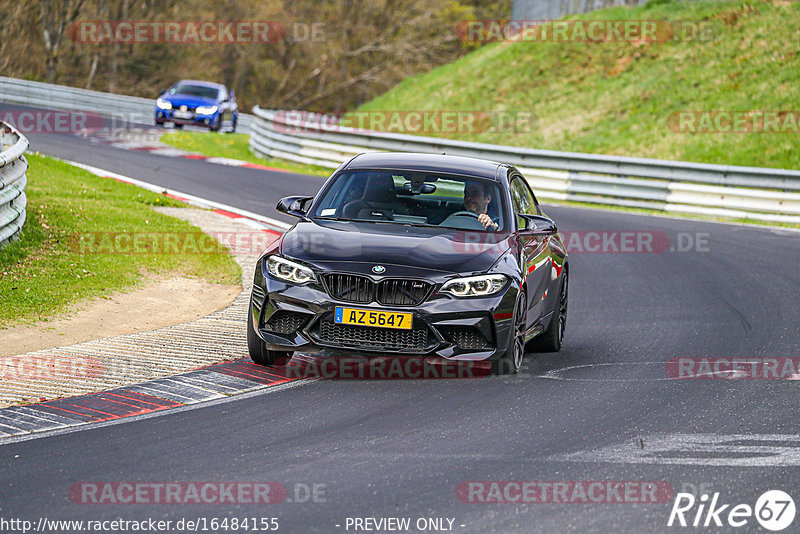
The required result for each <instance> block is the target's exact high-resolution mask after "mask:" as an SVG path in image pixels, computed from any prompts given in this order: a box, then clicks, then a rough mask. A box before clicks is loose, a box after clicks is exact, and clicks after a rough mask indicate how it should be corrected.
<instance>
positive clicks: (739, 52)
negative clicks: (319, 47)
mask: <svg viewBox="0 0 800 534" xmlns="http://www.w3.org/2000/svg"><path fill="white" fill-rule="evenodd" d="M572 18H574V19H578V20H584V19H596V20H643V21H657V22H658V24H662V21H665V20H669V21H683V22H680V24H681V25H682V26H683V27H686V28H691V27H693V26H691V25H690V24H687V22H691V23H694V24H698V25H699V24H700V23H702V24H704V26H703V27H704V28H705V29H706V32H705V33H704V34H703V35H704V37H703V38H701V39H673V40H669V41H662V42H640V43H633V42H586V41H574V40H571V41H567V42H563V41H562V42H541V41H540V40H537V41H533V40H524V41H518V42H494V43H491V44H487V45H485V46H483V47H481V48H479V49H478V50H476V51H474V52H472V53H470V54H468V55H466V56H464V57H462V58H460V59H458V60H456V61H455V62H453V63H450V64H447V65H444V66H442V67H439V68H436V69H434V70H432V71H429V72H428V73H426V74H422V75H418V76H414V77H411V78H407V79H406V80H404V81H403V82H402V83H400V84H399V85H397V86H396V87H394V88H393V89H391V90H390V91H388V92H387V93H385V94H383V95H381V96H380V97H378V98H376V99H374V100H372V101H370V102H369V103H367V104H365V105H363V106H362V107H361V108H359V111H375V110H391V111H401V110H415V111H416V110H470V111H484V112H488V114H489V116H491V117H495V119H496V117H497V113H498V112H512V113H515V112H532V113H533V114H534V116H535V118H536V121H535V122H534V123H533V126H532V127H529V126H527V125H526V124H525V123H522V122H519V123H517V125H516V127H514V128H502V129H501V131H498V132H491V131H483V132H474V131H459V132H457V133H450V134H446V136H447V137H450V138H457V139H465V140H471V141H480V142H486V143H500V144H509V145H515V146H522V147H531V148H547V149H554V150H566V151H577V152H589V153H602V154H616V155H629V156H641V157H653V158H660V159H676V160H685V161H697V162H707V163H727V164H734V165H755V166H765V167H780V168H800V151H798V150H797V149H798V147H799V146H800V126H798V117H800V113H798V110H799V109H800V3H798V2H790V1H785V0H774V1H770V0H748V1H744V0H733V1H707V0H706V1H697V2H670V1H669V0H667V1H663V0H655V1H653V2H650V3H649V4H648V5H646V6H642V7H638V8H624V7H621V8H613V9H606V10H601V11H596V12H593V13H591V14H588V15H583V16H578V17H572ZM698 27H699V26H698ZM731 111H736V112H742V111H748V112H749V111H752V112H755V113H754V114H753V115H752V116H751V117H750V118H746V117H743V116H742V115H741V114H740V115H738V116H737V115H726V113H727V112H731ZM681 112H684V113H686V112H691V113H692V114H691V115H688V118H687V116H686V115H684V116H683V119H685V120H684V122H681V116H680V115H679V114H680V113H681ZM758 112H778V113H774V114H770V113H767V114H766V115H760V114H759V113H758ZM765 118H766V121H765ZM728 119H730V121H731V122H730V123H729V122H728ZM735 120H739V121H741V122H739V123H736V122H733V121H735ZM494 122H495V123H496V122H497V121H496V120H495V121H494ZM728 124H733V125H735V127H734V129H736V133H717V130H718V129H720V128H721V129H722V130H725V129H727V128H729V126H728ZM776 124H777V127H776ZM753 125H755V126H753ZM698 129H699V131H697V130H698ZM752 129H755V130H756V131H755V132H753V131H749V130H752ZM692 130H695V132H694V133H692ZM764 130H766V131H764ZM775 130H779V131H780V133H776V132H775ZM417 133H419V132H417Z"/></svg>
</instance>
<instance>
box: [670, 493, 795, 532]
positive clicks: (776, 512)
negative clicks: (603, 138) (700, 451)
mask: <svg viewBox="0 0 800 534" xmlns="http://www.w3.org/2000/svg"><path fill="white" fill-rule="evenodd" d="M795 513H796V510H795V505H794V500H793V499H792V497H791V496H790V495H789V494H788V493H786V492H784V491H781V490H769V491H765V492H764V493H763V494H761V496H760V497H759V498H758V499H757V500H756V504H755V506H750V505H749V504H746V503H740V504H736V505H732V504H723V503H722V502H720V497H719V492H716V493H714V495H713V496H711V497H710V498H709V496H708V494H707V493H704V494H703V495H701V496H700V498H699V499H697V498H695V496H694V495H692V494H691V493H678V494H677V495H676V496H675V502H674V503H673V505H672V511H671V512H670V514H669V521H667V526H668V527H671V526H680V527H722V526H729V527H733V528H740V527H743V526H745V525H749V524H751V522H752V519H753V518H754V517H755V519H756V521H758V524H759V525H761V527H762V528H765V529H767V530H771V531H773V532H778V531H781V530H784V529H786V528H787V527H789V525H791V524H792V523H793V522H794V517H795ZM748 530H749V529H748Z"/></svg>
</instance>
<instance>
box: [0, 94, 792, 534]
mask: <svg viewBox="0 0 800 534" xmlns="http://www.w3.org/2000/svg"><path fill="white" fill-rule="evenodd" d="M9 107H10V106H9ZM29 138H30V140H31V149H32V150H39V151H41V152H43V153H47V154H52V155H55V156H59V157H62V158H66V159H71V160H76V161H80V162H82V163H86V164H90V165H94V166H97V167H100V168H104V169H107V170H111V171H114V172H117V173H121V174H125V175H128V176H130V177H132V178H136V179H138V180H143V181H147V182H151V183H155V184H158V185H162V186H165V187H169V188H172V189H176V190H179V191H184V192H187V193H190V194H193V195H197V196H201V197H205V198H209V199H211V200H215V201H218V202H223V203H227V204H230V205H233V206H236V207H239V208H242V209H246V210H249V211H253V212H256V213H259V214H263V215H266V216H269V217H275V218H281V219H282V220H287V219H286V218H284V217H281V216H280V215H278V214H276V212H275V211H274V205H275V203H276V202H277V200H278V199H279V198H280V197H282V196H285V195H289V194H313V193H315V192H316V190H317V189H318V188H319V185H320V184H321V181H322V180H321V179H320V178H318V177H309V176H302V175H296V174H289V173H279V172H268V171H258V170H251V169H240V168H220V167H219V166H215V165H211V164H208V163H205V162H195V161H188V160H183V159H177V158H168V157H163V156H156V155H150V154H144V153H137V152H134V151H124V150H120V149H117V148H113V147H108V146H102V145H97V146H95V145H89V144H88V143H87V141H86V139H82V138H80V137H78V136H74V135H56V134H31V135H29ZM547 212H548V213H549V214H550V215H551V216H553V217H554V218H556V220H557V221H558V222H559V224H560V227H561V229H562V230H567V231H589V232H591V231H593V232H614V231H623V230H625V231H637V232H664V233H665V234H666V235H667V236H669V238H670V246H671V247H673V248H675V247H677V246H679V242H680V241H681V240H682V241H683V243H684V244H685V243H686V242H687V241H688V239H689V238H691V239H692V240H693V241H695V242H696V240H697V238H698V237H699V238H700V239H701V246H700V247H699V249H698V247H693V248H692V250H689V251H684V252H679V251H677V250H673V251H670V250H669V249H666V250H664V251H663V252H659V253H602V252H596V253H587V252H584V253H580V252H575V251H573V252H571V266H572V276H571V280H572V283H571V295H570V315H569V321H568V327H567V339H566V343H565V346H564V348H563V349H562V352H561V353H560V354H558V355H552V354H550V355H535V354H530V355H528V357H527V359H526V362H525V366H524V368H523V373H522V374H521V375H519V376H517V377H512V378H504V377H491V378H484V379H475V380H378V381H370V380H350V381H343V380H319V381H306V382H303V383H302V384H301V385H299V386H296V387H289V388H285V389H277V390H274V391H269V390H267V391H266V392H263V393H260V394H256V395H252V396H247V395H245V396H243V397H240V398H234V399H231V400H230V401H228V402H224V403H219V404H210V405H206V406H200V407H195V408H194V409H188V410H178V411H173V412H165V413H163V414H160V415H158V416H157V417H151V418H145V419H138V420H126V421H124V422H121V423H120V424H115V425H112V426H105V427H92V428H87V429H84V430H81V431H77V432H72V433H68V434H64V435H57V436H49V437H42V438H39V439H33V440H30V441H26V442H21V443H8V444H5V445H2V446H0V465H2V466H3V468H2V470H0V517H3V518H6V519H8V518H24V519H30V520H33V521H34V522H35V521H37V520H38V518H40V517H42V516H46V517H47V518H48V519H83V520H100V519H115V518H123V519H130V520H142V519H146V518H148V517H153V518H159V519H170V520H173V521H175V520H178V519H181V518H198V517H205V518H208V519H210V518H213V517H218V518H224V517H228V518H232V517H240V518H243V517H277V518H279V522H280V529H279V531H280V532H347V531H349V532H353V531H354V530H353V528H352V527H350V529H349V530H347V529H346V528H345V525H346V524H347V523H346V521H347V518H348V517H350V518H353V517H409V518H411V520H412V525H413V522H414V521H416V519H417V518H427V517H446V518H452V519H454V523H453V531H454V532H661V531H679V532H680V531H684V530H689V529H691V530H695V531H696V530H701V531H704V530H706V529H703V528H702V527H701V528H700V529H694V528H692V527H687V528H678V527H675V526H673V527H672V528H668V527H667V520H668V518H669V515H670V510H671V508H672V503H673V500H672V499H670V500H668V501H666V502H660V503H650V504H627V503H599V504H584V503H581V504H577V503H527V504H513V503H512V504H509V503H504V504H485V503H467V502H462V500H460V499H459V496H458V495H457V492H456V489H457V487H459V484H461V483H463V482H468V481H664V482H666V483H668V484H669V485H671V487H672V488H673V489H674V491H675V492H679V491H682V490H690V489H691V488H699V487H702V488H704V490H705V491H706V492H707V493H713V492H719V493H720V502H723V503H729V504H738V503H747V504H750V505H751V506H753V505H754V504H755V502H756V499H757V498H758V496H759V495H761V494H762V493H763V492H764V491H766V490H770V489H780V490H783V491H786V492H788V493H789V494H790V495H792V496H793V497H794V499H795V501H797V500H798V497H800V447H799V445H800V415H798V414H797V413H796V411H795V410H796V409H797V407H798V404H799V403H798V400H797V399H798V394H797V388H798V382H797V381H795V380H691V379H688V380H669V379H667V378H668V377H667V372H666V363H665V362H667V361H668V360H670V359H671V358H675V357H742V358H762V357H783V356H795V357H797V356H800V335H798V331H799V330H800V309H799V307H798V287H800V270H798V267H797V266H798V260H800V234H798V233H796V232H791V231H787V230H781V229H760V228H752V227H743V226H735V225H723V224H715V223H706V222H697V221H688V220H676V219H668V218H661V217H652V216H640V215H633V214H628V213H622V212H613V211H600V210H590V209H581V208H573V207H555V206H553V207H550V208H548V209H547ZM659 235H661V234H659ZM679 235H682V236H683V237H679ZM687 236H688V237H687ZM247 276H248V275H247V274H245V277H247ZM243 328H244V326H243ZM543 375H546V376H545V377H543ZM640 440H641V442H640ZM720 444H723V445H725V446H723V447H721V446H719V445H720ZM84 481H105V482H123V481H131V482H133V481H139V482H166V481H197V482H200V481H274V482H279V483H281V484H283V485H284V486H285V487H286V488H287V489H288V491H289V495H288V499H287V500H286V501H284V502H282V503H280V504H270V505H248V504H239V505H230V504H225V505H194V504H186V505H175V504H160V505H157V504H137V505H131V504H127V505H126V504H116V505H114V504H97V505H87V504H79V503H75V502H73V501H71V500H70V498H69V489H70V487H71V486H72V485H73V484H75V483H79V482H84ZM296 484H300V485H301V486H300V487H303V486H302V485H308V486H311V485H313V484H318V485H320V484H322V485H324V486H318V487H324V496H320V498H318V499H317V501H318V502H296V501H298V500H300V501H302V500H303V499H302V498H301V499H297V497H298V496H300V497H302V496H303V495H294V493H295V489H294V488H295V485H296ZM299 493H300V494H304V492H303V491H300V492H299ZM289 500H291V501H293V502H289ZM323 501H324V502H323ZM695 511H696V508H695V509H693V510H692V514H691V515H687V519H690V520H691V519H693V518H694V512H695ZM722 519H723V520H724V519H725V515H724V514H723V516H722ZM799 524H800V520H795V523H794V524H793V526H792V528H790V529H789V530H787V531H796V529H797V525H799ZM337 525H338V526H337ZM462 525H463V526H462ZM757 529H758V523H757V522H756V520H755V519H754V518H750V519H749V521H748V523H747V524H746V525H745V526H744V527H741V528H738V529H736V531H738V532H753V531H757ZM793 529H794V530H793ZM725 530H730V527H727V526H726V529H725ZM220 531H222V530H220ZM412 531H413V532H417V530H412ZM718 531H721V530H718ZM362 532H363V531H362Z"/></svg>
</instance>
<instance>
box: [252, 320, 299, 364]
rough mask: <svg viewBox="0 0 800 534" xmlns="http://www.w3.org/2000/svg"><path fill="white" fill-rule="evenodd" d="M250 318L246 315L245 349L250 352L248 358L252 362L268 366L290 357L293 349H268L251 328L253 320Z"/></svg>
mask: <svg viewBox="0 0 800 534" xmlns="http://www.w3.org/2000/svg"><path fill="white" fill-rule="evenodd" d="M251 319H252V318H251V317H249V316H248V318H247V351H248V352H249V353H250V359H251V360H253V363H255V364H256V365H264V366H268V365H274V364H275V363H276V362H277V361H278V360H279V359H282V358H286V359H289V358H291V357H292V354H294V352H293V351H281V350H269V349H268V348H267V347H266V345H265V344H264V342H263V341H261V338H260V337H258V334H256V331H255V330H254V329H253V321H252V320H251Z"/></svg>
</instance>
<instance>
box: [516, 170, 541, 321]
mask: <svg viewBox="0 0 800 534" xmlns="http://www.w3.org/2000/svg"><path fill="white" fill-rule="evenodd" d="M509 191H510V193H511V206H512V208H513V210H514V216H515V219H516V222H517V236H518V237H517V239H518V240H519V245H520V251H521V255H522V257H521V258H520V265H521V267H522V270H523V274H524V276H525V280H526V286H527V288H528V324H535V323H536V322H537V321H538V320H539V319H540V318H541V316H542V315H543V313H542V312H543V310H544V306H543V300H544V296H545V293H546V291H547V290H548V286H549V282H550V271H551V269H550V257H549V249H548V247H547V240H548V237H542V236H535V235H532V234H530V233H527V232H525V225H526V221H525V219H524V218H523V217H520V216H519V214H524V215H540V214H541V211H540V210H539V205H538V203H537V202H536V198H535V197H534V196H533V192H531V189H530V187H529V186H528V184H527V182H526V181H525V179H524V178H523V177H522V175H520V174H518V173H516V172H513V173H512V175H511V182H510V190H509Z"/></svg>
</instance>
